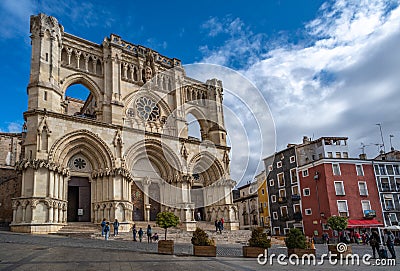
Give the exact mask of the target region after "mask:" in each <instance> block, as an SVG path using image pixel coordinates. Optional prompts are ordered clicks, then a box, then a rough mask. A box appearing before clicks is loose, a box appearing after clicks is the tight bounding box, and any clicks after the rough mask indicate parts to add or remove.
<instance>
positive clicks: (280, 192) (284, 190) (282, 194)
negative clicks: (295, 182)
mask: <svg viewBox="0 0 400 271" xmlns="http://www.w3.org/2000/svg"><path fill="white" fill-rule="evenodd" d="M279 197H280V198H286V189H279Z"/></svg>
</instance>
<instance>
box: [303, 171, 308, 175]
mask: <svg viewBox="0 0 400 271" xmlns="http://www.w3.org/2000/svg"><path fill="white" fill-rule="evenodd" d="M307 176H308V169H305V170H303V177H307Z"/></svg>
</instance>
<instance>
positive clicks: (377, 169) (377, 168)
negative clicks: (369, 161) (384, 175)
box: [374, 165, 379, 175]
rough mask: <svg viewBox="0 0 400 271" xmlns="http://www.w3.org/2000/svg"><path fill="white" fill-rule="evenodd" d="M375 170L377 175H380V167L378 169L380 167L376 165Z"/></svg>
mask: <svg viewBox="0 0 400 271" xmlns="http://www.w3.org/2000/svg"><path fill="white" fill-rule="evenodd" d="M374 169H375V175H379V167H378V165H375V166H374Z"/></svg>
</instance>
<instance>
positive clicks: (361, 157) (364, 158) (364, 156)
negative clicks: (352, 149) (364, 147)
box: [359, 153, 367, 160]
mask: <svg viewBox="0 0 400 271" xmlns="http://www.w3.org/2000/svg"><path fill="white" fill-rule="evenodd" d="M359 157H360V159H362V160H367V154H365V153H362V154H360V155H359Z"/></svg>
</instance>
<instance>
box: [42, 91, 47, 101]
mask: <svg viewBox="0 0 400 271" xmlns="http://www.w3.org/2000/svg"><path fill="white" fill-rule="evenodd" d="M43 99H44V100H45V101H47V91H45V92H44V97H43Z"/></svg>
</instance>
